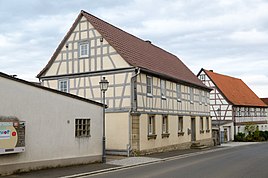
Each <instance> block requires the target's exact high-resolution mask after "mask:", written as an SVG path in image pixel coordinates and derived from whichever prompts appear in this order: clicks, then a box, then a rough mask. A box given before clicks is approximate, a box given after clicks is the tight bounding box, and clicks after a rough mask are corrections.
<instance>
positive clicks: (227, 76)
mask: <svg viewBox="0 0 268 178" xmlns="http://www.w3.org/2000/svg"><path fill="white" fill-rule="evenodd" d="M204 70H205V71H206V72H210V73H213V74H216V75H221V76H224V77H229V78H233V79H236V80H241V81H243V80H242V79H241V78H237V77H233V76H230V75H224V74H220V73H217V72H214V71H210V70H207V69H204Z"/></svg>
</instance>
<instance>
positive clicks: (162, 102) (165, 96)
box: [38, 11, 212, 154]
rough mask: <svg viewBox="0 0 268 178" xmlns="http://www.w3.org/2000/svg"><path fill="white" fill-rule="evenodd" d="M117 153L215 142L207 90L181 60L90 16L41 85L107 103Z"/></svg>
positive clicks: (109, 135)
mask: <svg viewBox="0 0 268 178" xmlns="http://www.w3.org/2000/svg"><path fill="white" fill-rule="evenodd" d="M103 76H104V77H106V79H107V80H108V81H109V88H108V90H107V92H106V104H107V105H108V109H107V110H106V125H107V126H106V139H107V149H108V151H110V152H113V153H120V154H126V153H127V152H129V151H131V150H132V151H136V152H151V151H160V150H163V149H175V148H189V147H190V145H191V142H192V141H199V142H201V143H202V144H207V145H209V144H211V143H212V141H211V119H210V115H209V114H210V112H209V98H208V97H209V91H210V88H208V87H206V86H205V85H204V84H203V83H202V82H201V81H200V80H199V79H198V78H197V77H196V76H195V75H194V74H193V73H192V72H191V71H190V70H189V69H188V68H187V66H185V64H183V63H182V62H181V60H180V59H179V58H177V57H176V56H175V55H173V54H171V53H168V52H166V51H165V50H163V49H161V48H159V47H157V46H155V45H154V44H152V43H151V42H150V41H144V40H142V39H139V38H137V37H135V36H133V35H131V34H129V33H127V32H125V31H123V30H121V29H119V28H117V27H115V26H113V25H111V24H109V23H107V22H105V21H103V20H101V19H99V18H97V17H95V16H93V15H91V14H89V13H87V12H85V11H81V13H80V14H79V16H78V17H77V19H76V20H75V22H74V24H73V26H72V27H71V29H70V30H69V32H68V33H67V35H66V36H65V37H64V39H63V40H62V42H61V43H60V44H59V46H58V48H57V49H56V51H55V53H54V54H53V56H52V58H51V59H50V61H49V62H48V64H47V65H46V66H45V68H44V69H43V70H42V71H41V72H40V73H39V74H38V78H39V79H40V81H41V82H42V85H43V86H46V87H50V88H55V89H58V90H61V91H64V92H68V93H72V94H75V95H78V96H81V97H85V98H89V99H93V100H96V101H101V92H100V86H99V82H100V80H101V78H102V77H103Z"/></svg>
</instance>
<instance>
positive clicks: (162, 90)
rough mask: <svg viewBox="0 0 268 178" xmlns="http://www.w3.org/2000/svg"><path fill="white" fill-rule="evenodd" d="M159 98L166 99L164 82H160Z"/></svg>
mask: <svg viewBox="0 0 268 178" xmlns="http://www.w3.org/2000/svg"><path fill="white" fill-rule="evenodd" d="M160 88H161V98H162V99H166V81H165V80H162V79H161V80H160Z"/></svg>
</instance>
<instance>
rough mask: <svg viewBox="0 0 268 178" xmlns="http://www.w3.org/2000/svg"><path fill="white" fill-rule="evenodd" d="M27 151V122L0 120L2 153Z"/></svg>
mask: <svg viewBox="0 0 268 178" xmlns="http://www.w3.org/2000/svg"><path fill="white" fill-rule="evenodd" d="M24 151H25V122H23V121H17V120H16V121H6V122H5V121H1V120H0V154H9V153H19V152H24Z"/></svg>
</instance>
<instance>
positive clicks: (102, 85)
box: [99, 77, 109, 163]
mask: <svg viewBox="0 0 268 178" xmlns="http://www.w3.org/2000/svg"><path fill="white" fill-rule="evenodd" d="M99 84H100V89H101V92H102V99H103V100H102V101H103V111H102V112H103V117H102V118H103V122H102V163H106V155H105V92H106V91H107V89H108V85H109V82H108V81H107V80H106V79H105V77H103V78H102V80H101V81H100V82H99Z"/></svg>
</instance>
